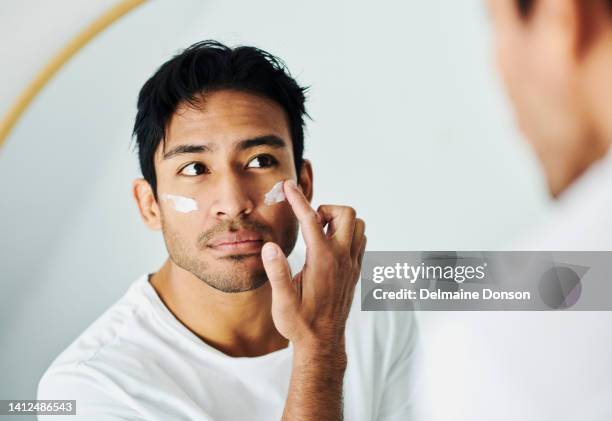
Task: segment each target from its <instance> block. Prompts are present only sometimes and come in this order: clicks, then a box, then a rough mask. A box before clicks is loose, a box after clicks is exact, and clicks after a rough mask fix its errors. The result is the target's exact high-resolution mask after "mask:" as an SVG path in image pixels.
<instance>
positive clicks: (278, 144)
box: [163, 135, 287, 159]
mask: <svg viewBox="0 0 612 421" xmlns="http://www.w3.org/2000/svg"><path fill="white" fill-rule="evenodd" d="M257 146H270V147H272V148H274V149H278V148H284V147H286V146H287V143H286V142H285V141H284V140H283V139H281V138H280V137H278V136H275V135H264V136H257V137H254V138H252V139H245V140H241V141H240V142H238V143H237V144H236V146H235V149H236V150H239V151H244V150H247V149H251V148H255V147H257ZM212 151H213V148H211V147H210V146H207V145H178V146H176V147H174V148H172V149H170V150H169V151H168V152H165V153H164V156H163V159H170V158H172V157H174V156H177V155H184V154H197V153H203V152H212Z"/></svg>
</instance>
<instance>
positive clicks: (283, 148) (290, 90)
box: [134, 41, 312, 292]
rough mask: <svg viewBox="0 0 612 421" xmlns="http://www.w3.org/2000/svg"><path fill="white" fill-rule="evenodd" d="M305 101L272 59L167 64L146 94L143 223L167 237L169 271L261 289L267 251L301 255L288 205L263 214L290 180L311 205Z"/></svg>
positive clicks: (228, 55) (240, 55)
mask: <svg viewBox="0 0 612 421" xmlns="http://www.w3.org/2000/svg"><path fill="white" fill-rule="evenodd" d="M304 91H305V89H304V88H302V87H300V86H298V84H297V83H296V81H295V80H294V79H292V78H291V76H290V75H289V73H288V71H287V70H286V68H285V67H284V65H283V63H282V62H281V61H280V60H278V59H277V58H275V57H274V56H272V55H270V54H268V53H266V52H264V51H262V50H259V49H257V48H253V47H238V48H235V49H231V48H228V47H226V46H224V45H222V44H219V43H217V42H213V41H204V42H200V43H197V44H194V45H192V46H191V47H189V48H187V49H186V50H185V51H183V52H182V53H180V54H178V55H177V56H175V57H173V58H172V59H171V60H169V61H168V62H166V63H164V64H163V65H162V66H161V67H160V68H159V69H158V70H157V72H156V73H155V74H154V75H153V76H152V77H151V78H150V79H149V80H148V81H147V82H146V83H145V84H144V86H143V87H142V90H141V91H140V95H139V98H138V114H137V116H136V123H135V126H134V134H135V136H136V142H137V146H138V154H139V160H140V167H141V171H142V174H143V177H144V180H142V179H140V180H136V181H135V183H134V193H135V196H136V198H137V201H138V204H139V207H140V209H141V213H142V215H143V218H144V219H145V222H146V223H147V225H148V226H149V227H151V228H153V229H161V230H162V232H163V235H164V240H165V242H166V247H167V249H168V253H169V255H170V258H171V260H172V262H174V264H176V265H177V266H179V267H181V268H183V269H185V270H187V271H189V272H191V273H193V274H194V275H195V276H196V277H198V278H200V279H201V280H203V281H204V282H206V283H207V284H209V285H211V286H212V287H214V288H216V289H219V290H221V291H226V292H237V291H246V290H250V289H254V288H257V287H259V286H260V285H262V284H263V283H264V282H265V281H266V279H267V278H266V274H265V271H264V270H263V265H262V262H261V258H260V251H261V246H262V245H263V244H264V243H265V242H266V241H274V242H276V243H277V244H279V245H280V246H281V248H282V249H283V250H284V252H285V254H289V253H290V252H291V250H292V249H293V247H294V245H295V242H296V238H297V231H298V225H297V220H296V219H295V216H294V215H293V213H292V211H291V209H290V207H289V205H288V204H287V203H286V202H282V203H277V204H273V205H267V204H265V203H264V195H265V193H266V192H268V191H269V190H270V189H271V188H272V186H273V185H274V184H276V183H277V182H278V181H280V180H284V179H289V178H292V179H298V178H299V181H300V184H302V187H303V188H304V190H305V191H306V192H307V193H308V196H309V197H311V195H312V183H311V181H312V172H311V167H310V163H309V162H308V161H306V160H303V158H302V153H303V147H304V131H303V125H304V115H305V114H306V113H305V107H304V102H305V97H304ZM168 197H170V198H174V199H176V200H181V201H183V202H186V203H187V204H188V209H187V211H185V209H181V208H180V207H177V206H176V201H175V200H164V199H167V198H168ZM196 208H197V210H194V209H196ZM181 210H183V211H181Z"/></svg>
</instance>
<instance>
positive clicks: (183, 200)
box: [161, 180, 286, 213]
mask: <svg viewBox="0 0 612 421" xmlns="http://www.w3.org/2000/svg"><path fill="white" fill-rule="evenodd" d="M283 181H284V180H281V181H279V182H278V183H276V184H274V185H273V186H272V188H271V189H270V191H269V192H267V193H266V194H265V195H264V204H266V205H268V206H270V205H273V204H275V203H280V202H284V201H285V199H286V197H285V192H284V191H283ZM161 197H162V200H164V201H166V202H169V203H171V204H172V207H173V208H174V209H175V210H176V211H177V212H182V213H189V212H194V211H197V210H198V203H197V202H196V201H195V200H194V199H193V198H191V197H185V196H179V195H176V194H167V193H165V194H162V196H161Z"/></svg>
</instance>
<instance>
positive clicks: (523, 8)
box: [516, 0, 612, 17]
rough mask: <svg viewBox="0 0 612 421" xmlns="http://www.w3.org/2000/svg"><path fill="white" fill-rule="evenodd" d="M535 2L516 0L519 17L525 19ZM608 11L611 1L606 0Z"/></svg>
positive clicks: (532, 0)
mask: <svg viewBox="0 0 612 421" xmlns="http://www.w3.org/2000/svg"><path fill="white" fill-rule="evenodd" d="M536 1H537V0H516V3H517V6H518V8H519V12H520V13H521V16H523V17H527V16H529V13H530V12H531V9H533V6H534V4H535V2H536ZM607 3H608V9H609V10H610V11H612V0H607Z"/></svg>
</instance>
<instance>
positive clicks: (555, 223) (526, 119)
mask: <svg viewBox="0 0 612 421" xmlns="http://www.w3.org/2000/svg"><path fill="white" fill-rule="evenodd" d="M489 4H490V10H491V14H492V16H493V22H494V28H495V46H496V53H497V62H498V67H499V69H500V72H501V74H502V77H503V80H504V82H505V85H506V87H507V90H508V93H509V96H510V99H511V101H512V104H513V106H514V110H515V113H516V118H517V121H518V124H519V126H520V128H521V130H522V131H523V133H524V134H525V136H526V138H527V139H528V140H529V142H530V143H531V145H532V146H533V149H534V151H535V152H536V154H537V156H538V158H539V160H540V162H541V164H542V168H543V170H544V173H545V175H546V180H547V183H548V187H549V189H550V192H551V194H552V196H553V197H555V198H557V199H558V205H559V206H558V209H557V214H556V215H555V216H554V218H553V220H552V221H551V222H550V223H549V224H548V225H547V226H546V227H545V228H543V229H542V230H541V232H539V233H537V234H536V235H534V236H532V237H531V238H530V239H529V240H528V244H530V245H531V248H540V249H549V250H550V249H561V250H563V249H570V250H572V249H573V250H580V249H586V250H593V249H600V250H612V235H610V234H611V233H612V220H611V218H609V214H610V210H612V196H611V195H610V194H609V192H610V186H611V184H610V183H612V181H610V180H611V177H612V174H611V171H612V170H611V169H610V168H611V167H612V162H611V161H612V156H610V154H609V153H608V151H609V148H610V142H612V108H611V105H612V78H611V77H610V74H611V73H610V71H611V70H612V1H610V0H589V1H578V0H513V1H510V0H489Z"/></svg>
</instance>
